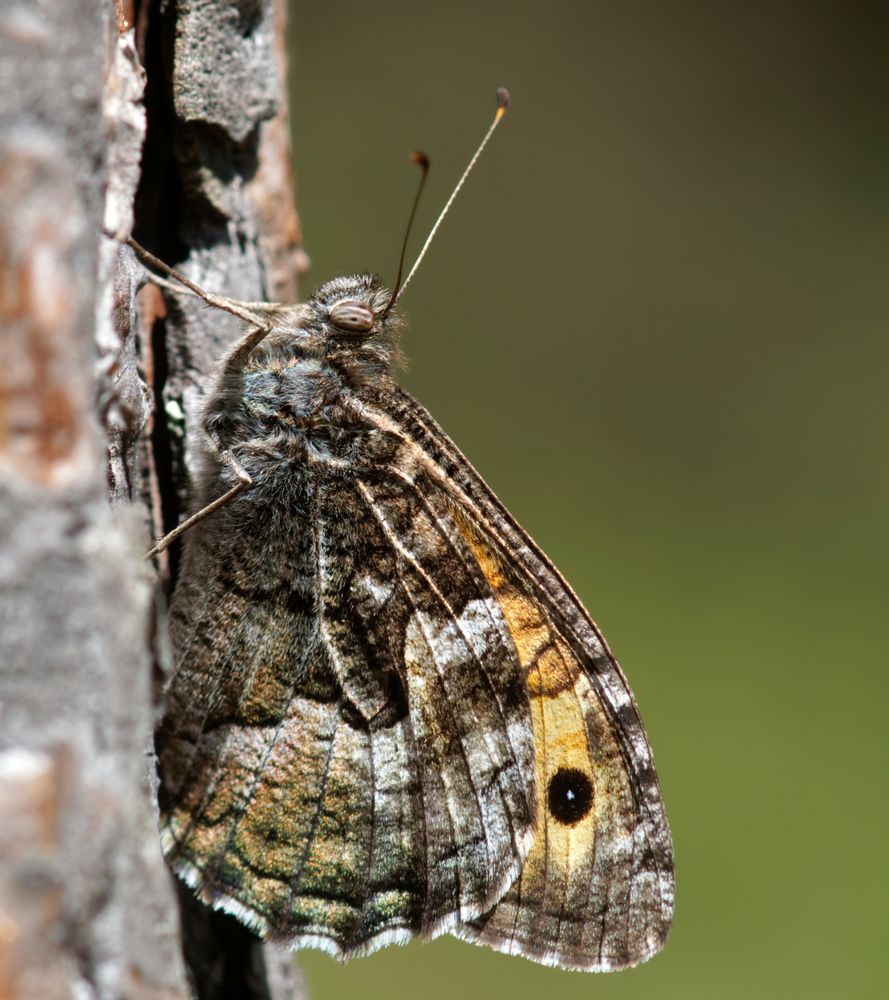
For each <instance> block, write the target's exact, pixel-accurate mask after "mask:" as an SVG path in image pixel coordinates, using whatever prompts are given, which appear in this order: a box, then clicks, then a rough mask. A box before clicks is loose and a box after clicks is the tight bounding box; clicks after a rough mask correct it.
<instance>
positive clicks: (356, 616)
mask: <svg viewBox="0 0 889 1000" xmlns="http://www.w3.org/2000/svg"><path fill="white" fill-rule="evenodd" d="M215 516H216V518H217V520H216V521H215V523H214V525H213V529H212V531H205V530H203V526H202V525H198V526H197V527H196V528H195V529H194V533H193V537H192V538H191V539H190V544H189V549H188V555H187V559H188V565H187V566H186V567H185V571H184V572H183V584H182V585H181V587H180V589H179V590H178V591H177V595H176V598H175V601H174V606H173V624H174V642H175V645H176V648H177V650H178V656H179V667H178V670H177V672H176V674H175V675H174V678H173V680H172V682H171V686H170V689H169V692H168V696H167V708H166V715H165V719H164V721H163V724H162V726H161V729H160V732H159V736H158V748H159V758H160V765H161V774H162V779H163V794H162V812H163V837H164V847H165V851H166V853H167V854H168V857H169V858H170V860H171V863H172V864H173V866H174V868H176V870H177V871H178V872H179V874H180V875H181V876H182V877H183V878H184V879H185V880H186V881H187V882H189V884H191V885H192V886H193V887H194V888H196V889H197V890H199V892H200V894H201V895H202V897H203V898H204V899H205V900H206V901H208V902H210V903H211V904H213V905H216V906H221V907H223V908H225V909H228V910H230V911H231V912H234V913H235V914H237V915H238V916H240V917H241V918H242V919H243V920H245V921H246V922H247V923H249V924H250V925H251V926H253V927H254V928H255V929H257V930H258V931H260V932H261V933H263V934H264V935H265V936H268V937H270V938H275V939H280V940H283V941H287V942H289V943H290V944H291V945H293V946H301V945H302V946H306V945H312V946H319V947H322V948H325V949H327V950H329V951H331V952H333V953H335V954H338V955H341V956H348V955H351V954H355V953H360V952H364V951H368V950H372V949H373V948H376V947H379V946H380V945H382V944H386V943H388V942H391V941H395V940H405V939H407V938H409V937H411V936H414V935H417V934H421V935H427V936H430V935H433V934H436V933H440V932H442V931H444V930H448V929H453V928H455V927H456V926H457V925H458V924H459V923H460V922H461V921H466V920H470V919H472V918H474V917H476V916H478V915H479V914H481V913H483V912H485V911H486V910H488V909H489V908H490V907H491V906H492V905H493V904H494V903H495V902H496V901H497V900H498V899H500V898H501V897H502V896H503V894H504V893H505V891H506V890H507V888H508V887H509V885H511V884H512V883H513V882H514V880H515V878H516V876H517V874H518V871H519V869H520V867H521V864H522V862H523V860H524V858H525V856H526V855H527V852H528V850H529V848H530V845H531V841H532V838H533V826H534V822H535V819H536V816H535V808H536V805H535V804H536V791H535V786H534V782H535V771H534V749H533V737H532V726H531V714H530V707H529V701H528V697H527V693H526V685H525V677H524V671H523V669H522V667H521V664H520V662H519V659H518V656H517V654H516V650H515V646H514V643H513V641H512V637H511V632H510V630H509V626H508V624H507V622H506V619H505V617H504V615H503V613H502V611H501V609H500V605H499V603H498V601H497V600H496V597H495V596H494V594H493V593H492V591H491V588H490V586H489V584H488V582H487V580H486V578H485V576H484V574H483V572H482V571H481V569H480V567H479V565H478V561H477V559H476V558H475V557H474V555H473V553H472V551H471V548H470V546H469V545H468V543H467V542H466V540H465V539H464V538H463V535H462V534H461V532H460V530H459V528H458V527H457V525H456V523H455V522H454V520H453V518H451V517H450V516H449V515H447V514H446V513H444V512H441V513H437V512H436V511H435V510H434V509H433V508H431V507H428V506H427V505H425V504H424V503H423V498H422V496H421V495H420V494H418V493H417V491H416V490H415V489H414V488H413V487H411V486H410V485H409V484H407V483H405V481H404V480H403V479H402V478H400V476H398V475H397V474H391V473H388V472H386V471H383V472H382V473H381V474H380V475H377V476H372V475H368V476H366V477H364V478H362V479H354V480H349V481H347V482H339V483H336V484H332V483H330V484H327V486H325V487H324V488H319V489H317V490H315V491H314V493H313V495H312V496H310V497H308V498H307V499H306V503H305V507H304V509H303V510H302V511H301V512H298V511H294V512H293V521H292V523H291V524H290V525H289V531H288V533H287V534H286V539H287V540H286V551H282V549H281V545H282V544H284V543H282V541H281V533H280V532H267V531H265V530H264V529H262V528H260V529H258V530H256V531H255V532H254V531H253V530H251V529H250V528H249V527H248V525H247V523H246V522H245V510H244V509H243V508H239V506H238V503H237V501H235V502H233V503H232V504H230V505H229V506H228V507H226V508H224V509H222V510H220V511H219V512H218V514H217V515H215ZM259 520H260V521H261V519H259ZM251 523H253V522H251ZM235 529H237V530H235ZM220 532H223V533H224V534H225V535H226V537H228V538H229V539H230V541H232V540H233V541H232V544H236V545H237V546H238V548H237V551H236V552H234V554H233V552H232V548H231V545H229V546H227V547H226V549H225V558H224V560H223V559H222V558H221V557H220V555H219V548H218V546H217V545H216V544H214V540H215V539H217V538H218V537H219V533H220ZM279 567H285V569H286V572H283V573H282V572H280V571H279V569H278V568H279Z"/></svg>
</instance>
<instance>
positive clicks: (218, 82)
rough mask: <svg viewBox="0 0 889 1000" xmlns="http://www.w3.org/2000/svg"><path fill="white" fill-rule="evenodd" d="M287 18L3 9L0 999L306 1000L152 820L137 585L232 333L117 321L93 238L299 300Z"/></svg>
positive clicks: (180, 308)
mask: <svg viewBox="0 0 889 1000" xmlns="http://www.w3.org/2000/svg"><path fill="white" fill-rule="evenodd" d="M284 9H285V4H284V0H220V2H208V0H176V2H175V3H172V2H161V0H151V2H149V0H144V2H142V3H138V2H137V3H132V2H131V3H127V2H125V0H118V2H117V3H114V2H113V0H65V2H64V3H49V4H42V3H41V4H36V3H31V4H29V3H27V2H20V3H17V4H15V5H13V4H11V3H4V4H3V5H2V6H0V65H2V67H3V70H4V80H5V81H17V84H16V85H15V87H11V86H9V84H8V83H7V84H6V85H5V87H4V89H3V90H2V91H0V328H2V331H3V349H4V350H3V364H2V366H0V490H2V494H3V495H2V498H0V1000H31V998H37V997H39V998H41V1000H55V998H56V997H58V998H63V997H64V998H70V997H71V996H73V995H76V996H82V997H96V998H114V1000H116V998H127V1000H143V998H144V1000H149V998H170V1000H172V998H180V997H181V998H185V997H189V996H192V995H198V996H200V997H201V998H202V1000H204V998H209V997H223V996H227V997H234V996H236V997H239V998H253V997H256V998H259V997H270V998H275V1000H280V998H284V997H295V996H298V995H302V994H301V988H300V986H299V983H298V982H297V974H296V972H295V966H294V964H293V962H292V960H291V959H290V956H289V955H284V956H282V955H281V954H279V953H277V952H273V951H271V950H269V949H268V948H267V947H261V946H260V944H259V942H258V941H257V939H256V938H255V937H253V935H252V934H250V933H249V932H248V931H246V930H245V929H243V928H241V926H240V925H239V924H237V923H236V922H235V921H233V920H232V918H229V917H227V916H224V915H222V914H215V913H210V912H209V911H208V910H207V909H206V908H205V907H203V906H202V905H201V904H199V903H198V902H197V901H196V900H193V899H192V898H191V897H190V896H188V894H187V893H178V892H177V891H176V890H175V887H174V885H173V882H172V879H171V877H170V875H169V874H168V872H167V869H166V867H165V865H164V863H163V861H162V859H161V855H160V849H159V844H158V837H157V829H156V813H155V804H154V788H153V782H154V761H153V757H152V751H151V731H152V727H153V723H154V719H155V714H156V709H157V701H158V697H159V692H160V689H161V687H162V682H163V680H164V676H165V673H166V672H167V671H168V670H169V661H170V657H169V653H168V651H167V645H166V640H165V635H166V623H165V620H164V615H165V603H166V602H165V594H164V586H168V585H169V581H170V580H171V579H172V578H173V576H174V574H175V565H174V564H173V563H172V560H165V561H164V563H163V564H162V579H161V584H162V585H159V584H158V581H157V580H155V578H154V573H153V571H152V570H151V569H150V568H149V567H148V565H147V564H145V563H144V561H143V553H144V551H145V550H146V549H147V547H148V545H149V536H150V535H152V534H154V535H157V534H161V533H162V531H163V530H164V529H166V528H169V527H171V526H173V524H175V522H176V520H177V519H178V518H179V516H180V514H181V511H182V509H183V507H184V504H185V496H186V494H187V489H188V476H187V469H188V462H189V454H188V449H187V442H188V430H189V427H188V420H187V419H185V420H183V419H182V415H183V414H188V413H190V412H191V410H192V409H193V404H194V402H195V399H196V396H197V392H198V388H199V385H200V380H201V376H202V374H203V373H204V372H205V371H206V369H207V368H208V366H209V364H210V362H211V361H212V360H213V359H214V358H215V357H216V356H218V354H219V353H221V351H222V349H223V348H224V346H225V345H226V344H227V343H228V342H230V340H232V339H234V337H235V336H236V335H237V329H236V324H234V323H233V322H231V317H228V316H226V315H224V314H219V313H218V312H211V311H209V310H207V309H205V308H204V307H202V306H200V305H199V304H198V303H196V302H195V301H193V300H190V299H186V298H184V297H180V296H167V298H166V300H165V298H164V297H162V296H161V294H160V292H159V291H158V290H157V289H156V288H154V287H149V288H146V289H145V292H144V293H143V295H142V297H141V298H140V302H139V307H138V309H137V305H136V298H135V293H136V290H137V288H138V287H139V285H140V284H141V283H142V282H143V280H144V279H143V274H142V271H141V268H140V266H139V265H138V264H137V263H136V262H135V260H134V259H133V257H132V254H131V253H130V252H129V251H128V250H123V249H121V245H120V243H119V241H118V240H117V239H112V238H109V237H108V236H103V235H102V232H103V230H104V231H105V232H106V233H113V234H114V235H115V236H117V237H119V238H122V237H125V236H126V235H128V234H129V233H130V231H131V230H132V229H133V228H134V226H135V231H136V234H137V236H139V237H140V238H141V239H142V240H143V241H144V242H146V243H147V244H148V245H149V246H151V248H152V249H154V250H155V251H156V252H157V253H158V254H159V255H160V256H162V257H164V258H165V259H167V260H169V261H170V262H171V263H174V264H176V265H177V266H179V267H180V268H181V269H183V270H184V271H186V272H187V273H188V274H189V275H190V276H191V277H192V278H193V279H194V280H196V281H198V282H199V283H200V284H203V285H205V286H207V287H208V288H211V289H213V290H217V291H222V292H225V293H227V294H229V295H234V296H238V297H242V298H246V299H258V298H273V299H293V298H295V292H296V289H295V284H294V282H295V278H296V275H297V274H298V272H299V270H300V266H301V262H302V257H301V251H300V249H299V242H300V241H299V229H298V224H297V220H296V213H295V208H294V205H293V198H292V184H291V174H290V161H289V140H288V133H287V115H286V104H285V100H284V86H283V79H284V63H285V58H284V50H283V37H284ZM143 67H144V70H143ZM165 294H166V293H165ZM149 525H150V527H149ZM177 900H179V901H181V902H182V904H183V905H182V910H181V915H180V908H179V905H178V904H177ZM183 937H184V947H183ZM183 951H184V953H185V955H186V956H187V958H188V968H187V967H186V964H185V962H184V961H183V957H182V956H183ZM291 970H294V971H291Z"/></svg>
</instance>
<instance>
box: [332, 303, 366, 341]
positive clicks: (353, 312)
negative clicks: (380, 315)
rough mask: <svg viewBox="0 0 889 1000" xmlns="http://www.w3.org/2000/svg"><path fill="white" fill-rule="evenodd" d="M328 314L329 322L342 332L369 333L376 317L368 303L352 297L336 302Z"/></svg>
mask: <svg viewBox="0 0 889 1000" xmlns="http://www.w3.org/2000/svg"><path fill="white" fill-rule="evenodd" d="M328 315H329V317H330V322H331V323H333V325H334V326H335V327H336V328H337V329H338V330H342V331H343V332H344V333H370V331H371V330H372V329H373V325H374V320H375V319H376V317H375V316H374V311H373V309H371V307H370V306H369V305H367V304H366V303H365V302H357V301H356V300H354V299H347V300H346V301H345V302H337V304H336V305H335V306H334V307H333V308H332V309H331V310H330V313H329V314H328Z"/></svg>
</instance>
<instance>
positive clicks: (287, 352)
mask: <svg viewBox="0 0 889 1000" xmlns="http://www.w3.org/2000/svg"><path fill="white" fill-rule="evenodd" d="M501 113H502V112H501ZM498 120H499V115H498ZM492 129H493V127H492ZM489 135H490V132H489ZM461 183H462V181H461ZM137 249H139V252H140V253H141V254H142V255H143V256H144V257H145V258H146V259H147V260H148V261H149V262H150V263H152V264H154V265H155V266H161V267H162V265H160V263H159V262H158V261H156V259H154V258H152V257H151V256H150V255H149V254H147V253H146V252H145V251H143V250H142V249H141V248H138V247H137ZM167 270H168V269H167ZM171 273H174V274H175V272H171ZM182 280H184V279H182ZM186 283H187V284H188V285H189V287H191V288H192V289H193V290H195V291H196V292H197V293H198V294H200V295H202V296H203V297H204V298H205V299H206V300H207V301H208V302H210V303H211V304H214V305H219V306H220V307H222V308H224V309H227V310H228V311H230V312H235V313H236V314H237V315H239V316H240V317H241V318H242V319H243V320H244V321H245V322H246V323H247V324H248V329H247V332H246V333H245V334H244V335H243V337H242V339H241V340H240V341H238V343H236V344H235V345H234V347H233V348H232V349H231V350H230V351H229V352H228V353H227V354H226V355H225V357H223V358H222V360H221V361H220V362H219V364H218V366H217V368H216V371H215V372H214V373H213V375H212V377H211V379H210V383H209V387H208V389H207V393H206V397H205V401H204V404H203V409H202V413H201V428H202V432H203V435H204V437H203V451H202V455H201V462H200V470H199V475H198V479H197V498H196V499H197V505H198V509H199V513H198V514H197V515H195V516H194V517H192V518H190V519H189V520H188V521H187V522H185V524H184V525H182V526H181V527H180V529H177V531H176V532H174V533H173V535H171V536H168V538H167V539H165V540H164V543H162V545H166V544H167V543H168V542H169V541H170V540H171V538H172V537H173V536H175V535H176V534H179V533H181V531H183V530H184V529H185V528H189V529H190V530H189V531H188V534H187V536H186V540H185V552H184V558H183V567H182V574H181V578H180V580H179V584H178V587H177V589H176V592H175V595H174V598H173V604H172V610H171V620H172V630H173V639H174V644H175V648H176V653H177V659H178V667H177V671H176V673H175V675H174V677H173V679H172V681H171V683H170V686H169V689H168V691H167V695H166V708H165V715H164V719H163V722H162V724H161V727H160V730H159V733H158V754H159V760H160V770H161V778H162V786H161V809H162V824H163V846H164V850H165V852H166V855H167V857H168V859H169V861H170V864H171V865H172V867H173V868H174V869H175V871H176V872H177V873H178V874H179V876H180V877H181V878H182V879H184V880H185V882H187V883H188V884H189V885H190V886H191V887H192V888H193V889H194V890H195V891H196V892H197V893H198V894H199V895H200V897H201V898H202V899H204V900H205V901H206V902H207V903H209V904H211V905H212V906H215V907H220V908H222V909H224V910H227V911H229V912H231V913H233V914H235V915H236V916H237V917H239V918H240V919H241V920H242V921H243V922H244V923H246V924H247V925H248V926H250V927H251V928H253V929H255V930H256V931H257V932H258V933H260V934H261V935H263V936H265V937H267V938H270V939H274V940H277V941H281V942H285V943H287V944H289V945H290V946H292V947H294V948H299V947H319V948H323V949H324V950H326V951H328V952H330V953H332V954H334V955H337V956H339V957H343V958H348V957H351V956H354V955H360V954H365V953H367V952H370V951H373V950H374V949H376V948H379V947H381V946H382V945H384V944H388V943H391V942H399V941H406V940H408V939H410V938H412V937H414V936H417V935H419V936H423V937H433V936H436V935H438V934H442V933H445V932H449V933H452V934H455V935H457V936H459V937H462V938H465V939H467V940H470V941H476V942H479V943H483V944H487V945H490V946H492V947H494V948H497V949H499V950H501V951H506V952H510V953H513V954H521V955H524V956H526V957H527V958H530V959H533V960H535V961H538V962H544V963H547V964H553V965H559V966H562V967H563V968H569V969H587V970H590V971H600V970H608V969H617V968H621V967H624V966H628V965H633V964H635V963H638V962H642V961H644V960H645V959H647V958H649V957H650V956H651V955H653V954H654V953H655V952H656V951H657V950H658V949H659V948H660V947H661V946H662V944H663V942H664V940H665V938H666V935H667V932H668V930H669V927H670V923H671V920H672V914H673V856H672V844H671V839H670V833H669V829H668V826H667V820H666V816H665V813H664V807H663V803H662V801H661V795H660V790H659V788H658V781H657V776H656V774H655V770H654V765H653V762H652V758H651V751H650V749H649V745H648V741H647V739H646V735H645V731H644V729H643V726H642V723H641V721H640V718H639V714H638V711H637V708H636V704H635V702H634V700H633V696H632V693H631V692H630V689H629V687H628V685H627V682H626V680H625V679H624V676H623V674H622V673H621V671H620V668H619V667H618V665H617V662H616V661H615V659H614V657H613V656H612V655H611V653H610V651H609V650H608V647H607V646H606V644H605V641H604V639H603V638H602V636H601V634H600V632H599V630H598V629H597V627H596V625H595V624H594V623H593V621H592V620H591V618H590V617H589V615H588V614H587V612H586V611H585V610H584V608H583V606H582V605H581V603H580V601H579V600H578V599H577V597H576V596H575V595H574V593H573V592H572V591H571V589H570V588H569V586H568V585H567V583H566V582H565V581H564V580H563V579H562V577H561V576H560V575H559V573H558V571H557V570H556V569H555V568H554V567H553V566H552V564H551V563H550V562H549V561H548V560H547V558H546V556H545V555H544V554H543V553H542V552H541V551H540V550H539V549H538V548H537V546H536V545H535V544H534V542H533V541H531V539H530V538H529V537H528V535H527V534H526V533H525V532H524V531H523V530H522V528H521V527H520V526H519V525H518V524H516V522H515V521H514V520H513V519H512V517H511V516H510V514H509V512H508V511H507V510H506V509H505V508H504V507H503V505H502V504H501V503H500V502H499V501H498V500H497V498H496V497H495V496H494V494H493V493H492V492H491V490H490V489H489V488H488V487H487V486H486V485H485V483H484V482H483V481H482V479H481V478H480V476H479V475H478V473H477V472H476V471H475V470H474V469H473V468H472V466H471V465H470V464H469V462H468V461H467V460H466V459H465V458H464V457H463V455H461V454H460V452H459V451H458V450H457V448H456V447H455V445H454V444H453V443H452V442H451V441H450V439H449V438H448V437H447V435H446V434H445V433H444V431H442V429H441V428H440V427H439V426H438V425H437V424H436V423H435V421H434V420H433V419H432V417H431V416H430V415H429V414H428V413H427V412H426V410H424V409H423V407H422V406H420V404H419V403H418V402H417V401H416V400H414V399H413V398H412V397H411V396H410V395H409V394H408V393H406V392H405V391H404V390H403V389H401V388H400V387H399V386H398V385H397V384H396V382H395V380H394V377H393V374H392V369H393V365H394V364H395V363H396V362H397V360H398V349H397V333H398V329H399V326H400V322H401V321H400V319H399V317H398V315H397V313H396V312H394V311H393V310H392V305H393V303H394V298H395V296H394V295H390V294H389V293H388V292H387V291H386V290H385V289H384V288H382V287H381V285H380V283H379V280H378V279H377V278H375V277H371V276H367V275H360V276H356V277H348V278H338V279H336V280H334V281H331V282H328V283H327V284H325V285H323V286H322V287H321V288H320V289H318V291H316V292H315V293H314V294H313V295H312V297H311V298H310V299H309V301H308V302H307V303H305V304H304V305H295V306H276V307H268V308H263V309H261V310H259V309H257V308H256V307H251V306H249V305H247V304H243V303H241V304H239V303H235V302H232V301H231V300H227V299H221V298H219V297H216V296H213V295H209V294H207V293H204V292H203V291H201V290H200V289H195V288H194V286H192V285H191V284H190V283H188V282H186ZM402 287H403V286H402ZM160 547H161V546H159V547H158V548H160ZM155 551H156V550H155Z"/></svg>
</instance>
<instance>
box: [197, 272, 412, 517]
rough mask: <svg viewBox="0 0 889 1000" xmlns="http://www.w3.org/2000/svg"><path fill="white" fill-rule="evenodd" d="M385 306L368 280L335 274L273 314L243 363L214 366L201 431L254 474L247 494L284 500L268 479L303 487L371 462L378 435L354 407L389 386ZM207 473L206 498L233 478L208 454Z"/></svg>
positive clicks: (392, 345) (393, 348) (392, 333)
mask: <svg viewBox="0 0 889 1000" xmlns="http://www.w3.org/2000/svg"><path fill="white" fill-rule="evenodd" d="M388 302H389V293H388V292H387V291H386V290H385V289H384V288H382V286H381V285H380V282H379V279H378V278H377V277H376V276H373V275H359V276H355V277H348V278H337V279H334V280H333V281H330V282H327V283H326V284H324V285H322V286H321V287H320V288H319V289H318V290H317V291H316V292H315V293H314V294H313V295H312V297H311V298H310V299H309V301H308V302H307V303H305V304H304V305H300V306H287V307H282V308H281V309H279V310H276V311H275V312H274V313H272V314H271V318H272V324H273V327H272V331H271V333H270V334H269V335H268V336H267V337H266V338H265V339H264V340H263V341H262V342H261V343H260V344H259V345H258V346H257V347H255V348H254V349H253V350H252V351H251V352H250V354H249V356H248V357H247V358H246V359H245V361H244V363H243V365H239V366H237V367H236V368H234V369H232V368H231V367H230V366H226V365H225V364H224V363H223V364H222V365H220V367H219V369H218V370H217V373H216V376H215V379H214V381H213V383H212V384H211V388H210V391H209V393H208V396H207V400H206V402H205V406H204V411H203V424H204V430H205V431H206V432H207V433H208V435H210V436H211V438H213V439H214V440H215V441H216V442H217V444H218V446H221V447H222V448H224V449H226V450H230V451H231V452H232V454H233V455H234V456H235V457H236V458H237V459H238V461H239V462H240V463H241V464H242V465H243V466H244V468H245V469H246V471H247V472H248V473H249V474H250V476H251V477H252V478H253V479H254V481H255V483H256V487H257V489H256V490H253V491H251V493H253V494H254V496H253V499H254V500H256V499H260V500H261V499H262V497H261V496H260V497H257V496H256V493H257V491H259V492H260V493H261V491H262V490H263V488H265V489H266V490H267V492H268V491H270V492H268V496H269V497H272V498H279V499H281V500H282V501H283V502H285V503H286V502H288V498H287V497H286V496H285V495H284V494H282V493H281V492H280V491H279V490H278V489H276V487H275V483H277V482H279V481H281V482H283V481H286V482H287V483H288V488H289V490H292V489H293V488H294V485H298V486H300V488H304V487H305V486H306V485H307V483H308V484H309V485H310V484H311V483H312V482H315V481H317V480H319V479H323V478H325V477H328V476H331V475H333V476H336V477H342V476H344V475H350V474H353V473H354V472H355V471H358V470H359V469H360V468H361V467H362V466H366V465H367V463H368V460H369V459H372V457H373V456H374V454H375V450H376V449H375V448H374V447H373V440H374V438H375V437H378V436H379V435H378V432H377V430H376V428H375V427H374V426H373V424H372V423H371V422H369V421H368V420H367V419H366V418H364V417H362V416H361V412H362V405H361V404H362V401H366V400H370V399H375V398H379V395H380V393H384V394H385V393H386V392H388V391H390V390H391V388H392V386H393V385H394V380H393V376H392V368H393V365H394V364H395V363H397V361H398V360H399V357H398V349H397V345H396V332H397V329H398V326H399V321H398V319H397V317H396V316H395V314H389V315H386V313H385V310H386V307H387V305H388ZM208 457H210V458H212V456H208ZM205 470H206V474H205V475H204V476H203V477H202V479H203V480H204V489H202V490H201V492H202V493H203V494H204V495H205V496H206V495H207V494H208V493H218V492H221V491H223V490H224V489H225V488H226V487H227V486H229V485H231V483H232V482H233V480H232V478H231V472H230V470H229V469H228V468H227V467H226V466H224V465H220V463H219V462H218V461H217V460H215V459H214V460H211V461H209V462H207V463H205ZM208 477H209V479H211V480H213V482H207V481H206V480H207V478H208Z"/></svg>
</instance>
